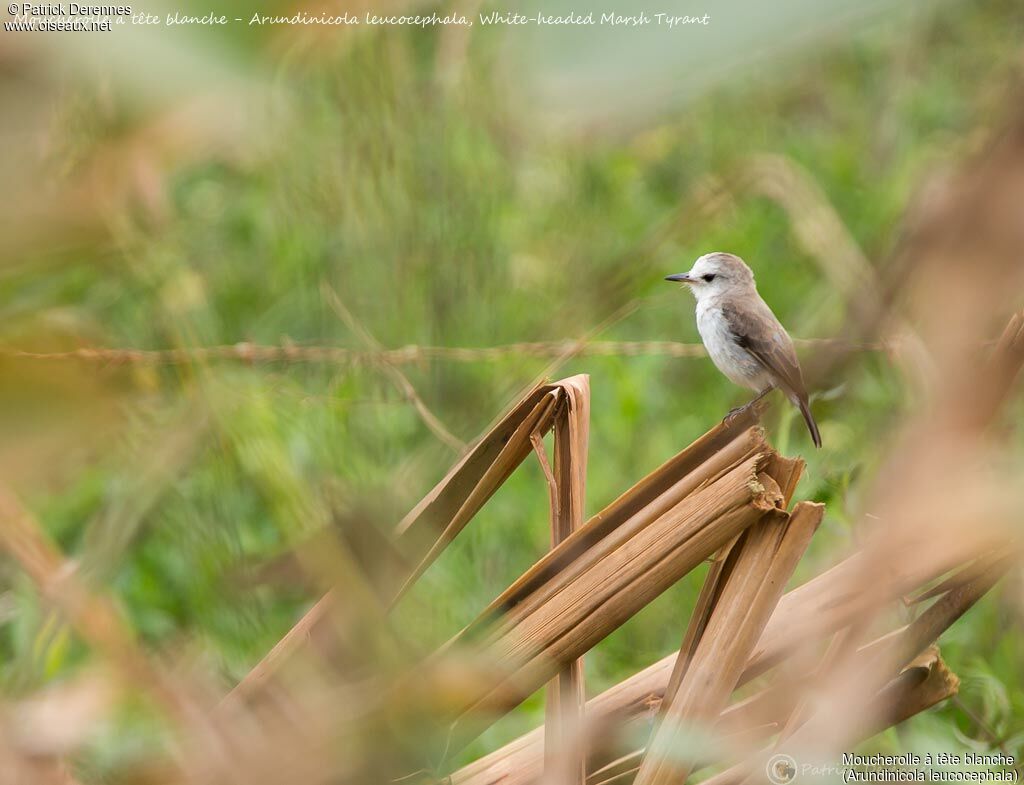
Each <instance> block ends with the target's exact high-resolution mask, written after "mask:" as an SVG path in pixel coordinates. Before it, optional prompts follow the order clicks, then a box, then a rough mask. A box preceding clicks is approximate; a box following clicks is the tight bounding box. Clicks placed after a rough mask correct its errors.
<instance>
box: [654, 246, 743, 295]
mask: <svg viewBox="0 0 1024 785" xmlns="http://www.w3.org/2000/svg"><path fill="white" fill-rule="evenodd" d="M665 280H666V281H678V282H680V283H685V284H686V285H687V286H688V287H689V289H690V291H691V292H693V296H694V297H696V298H697V300H698V302H699V301H700V300H703V299H713V298H715V297H720V296H722V295H724V294H731V293H739V292H746V291H749V290H751V289H753V288H754V273H753V271H751V269H750V268H749V267H747V265H746V263H745V262H744V261H743V260H742V259H740V257H738V256H735V255H733V254H731V253H722V252H721V251H716V252H714V253H706V254H704V255H703V256H702V257H700V258H699V259H698V260H697V261H696V262H694V263H693V268H692V269H691V270H690V272H688V273H678V274H676V275H670V276H668V277H666V278H665Z"/></svg>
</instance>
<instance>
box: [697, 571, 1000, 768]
mask: <svg viewBox="0 0 1024 785" xmlns="http://www.w3.org/2000/svg"><path fill="white" fill-rule="evenodd" d="M1014 563H1015V559H1014V558H1013V555H1012V554H1011V555H1007V556H1005V557H1004V558H1002V559H1000V560H998V561H996V562H994V563H993V564H992V565H991V567H990V569H989V570H988V571H987V572H985V573H984V574H982V575H973V576H972V577H971V578H970V580H968V581H967V582H965V583H961V584H959V585H955V586H953V587H952V588H950V589H949V590H948V591H947V592H946V593H945V594H944V595H942V596H941V597H939V598H938V599H937V600H936V601H935V602H934V603H933V604H932V605H931V606H930V607H929V608H928V609H927V610H925V611H924V612H923V613H922V614H921V615H920V616H918V618H917V619H915V620H914V621H913V622H911V623H910V624H908V625H907V626H906V627H903V628H902V629H900V630H897V631H896V632H894V633H892V634H890V635H887V636H884V637H883V638H881V639H879V640H878V641H875V642H874V643H873V644H871V645H869V646H865V647H863V648H862V650H861V652H858V655H857V656H856V657H854V658H852V661H851V662H850V663H843V665H847V666H848V667H837V668H835V669H834V672H833V673H831V674H830V678H831V679H832V680H833V681H834V682H836V684H837V686H838V690H839V692H837V693H836V694H835V695H830V694H829V693H828V691H827V690H826V691H824V695H819V700H818V701H817V703H818V704H819V705H823V706H831V705H836V704H837V703H839V702H841V701H837V700H835V698H837V697H840V698H841V697H842V696H847V697H849V696H851V695H852V694H854V692H856V693H860V694H863V693H867V694H875V693H876V692H882V693H884V692H885V691H887V690H890V689H892V688H893V677H892V674H893V673H897V674H902V673H903V672H904V671H905V670H906V669H908V668H911V667H913V665H914V664H915V662H918V661H919V660H920V658H921V657H922V656H924V655H926V654H927V652H928V651H929V650H930V649H933V648H934V644H935V641H937V640H938V638H939V636H940V635H942V633H944V632H945V631H946V630H947V629H949V627H951V626H952V625H953V623H954V622H956V620H957V619H959V618H960V617H961V616H962V615H963V614H964V613H966V612H967V610H968V609H969V608H971V607H972V606H973V605H974V604H975V603H976V602H977V601H978V600H979V599H981V597H982V596H984V595H985V594H986V593H987V592H988V591H989V590H990V589H991V588H992V587H993V586H994V585H995V584H996V583H997V582H998V581H999V579H1000V578H1002V576H1003V575H1004V574H1005V573H1006V571H1007V570H1009V568H1010V567H1011V566H1012V565H1013V564H1014ZM897 678H899V677H897ZM954 678H955V677H954ZM955 686H956V685H955V684H954V685H953V691H954V692H955ZM943 697H945V696H943ZM933 703H934V701H933ZM843 704H844V705H847V707H848V708H852V709H853V710H852V711H850V712H848V714H849V716H848V717H843V719H842V720H841V721H840V722H838V723H834V722H832V718H831V717H830V716H829V715H828V713H827V709H825V708H822V709H819V710H818V711H817V712H815V713H813V714H811V715H810V716H807V717H804V718H801V725H800V727H799V728H798V729H797V730H796V731H795V732H793V733H792V735H791V736H790V737H789V738H787V739H786V740H785V742H784V744H776V745H774V746H773V747H771V748H769V749H767V750H764V751H763V752H762V753H761V754H760V755H758V756H755V757H753V758H752V759H750V760H748V761H744V762H743V763H740V764H737V765H736V766H734V767H732V768H730V769H728V770H727V771H726V772H723V773H722V774H720V775H717V776H716V777H713V778H711V780H709V781H708V782H713V783H714V785H739V783H744V782H746V781H747V779H748V778H749V776H750V774H751V773H755V772H759V771H762V770H763V767H764V765H766V763H767V761H768V759H769V758H770V755H771V754H772V753H773V752H776V751H778V750H783V751H786V752H795V753H796V757H797V758H798V759H810V757H811V756H812V755H814V754H820V752H821V751H822V750H825V751H827V750H830V749H845V748H848V747H849V746H851V745H853V744H855V743H856V742H858V741H860V740H861V739H864V738H868V737H870V736H871V735H873V734H874V733H875V732H877V730H878V729H879V728H880V727H881V728H885V727H888V725H889V724H892V722H891V719H892V717H891V716H890V714H888V713H886V712H885V711H884V710H883V709H882V708H881V707H880V706H879V705H878V702H877V701H876V702H875V703H872V704H870V705H867V706H863V707H860V708H861V709H862V710H860V711H858V710H857V708H858V707H856V706H852V705H851V704H850V702H849V701H845V702H843ZM928 705H933V704H928ZM922 708H927V706H923V707H922ZM908 716H909V715H908ZM896 721H899V720H896ZM787 724H788V723H787Z"/></svg>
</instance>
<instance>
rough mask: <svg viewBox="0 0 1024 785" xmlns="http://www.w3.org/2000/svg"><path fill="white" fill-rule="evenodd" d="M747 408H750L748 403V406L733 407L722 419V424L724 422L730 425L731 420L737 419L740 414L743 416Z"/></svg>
mask: <svg viewBox="0 0 1024 785" xmlns="http://www.w3.org/2000/svg"><path fill="white" fill-rule="evenodd" d="M749 406H750V404H749V403H748V404H745V405H744V406H735V407H733V408H732V409H730V410H729V413H728V414H726V415H725V417H723V418H722V422H724V423H726V424H728V423H731V422H732V421H733V420H735V419H736V418H737V417H739V416H740V415H741V414H743V412H745V411H746V410H747V407H749Z"/></svg>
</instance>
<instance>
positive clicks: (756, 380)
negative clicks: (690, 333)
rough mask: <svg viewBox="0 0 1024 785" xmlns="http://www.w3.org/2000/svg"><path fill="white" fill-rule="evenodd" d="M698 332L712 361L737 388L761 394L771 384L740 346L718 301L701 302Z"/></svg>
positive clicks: (749, 354)
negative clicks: (747, 388)
mask: <svg viewBox="0 0 1024 785" xmlns="http://www.w3.org/2000/svg"><path fill="white" fill-rule="evenodd" d="M697 331H698V332H699V333H700V337H701V340H702V341H704V348H706V349H707V350H708V356H709V357H711V361H712V362H713V363H714V364H715V366H716V367H717V368H718V370H720V371H721V372H722V373H723V374H725V375H726V376H727V377H728V378H729V380H730V381H732V382H733V383H734V384H738V385H740V386H741V387H749V388H750V389H752V390H757V391H758V392H760V391H761V390H763V389H764V388H765V387H767V386H768V385H769V384H770V383H771V377H770V376H769V375H768V373H767V372H766V371H765V369H764V366H762V365H761V364H760V363H759V362H758V361H757V359H756V358H755V357H754V356H753V355H752V354H751V353H750V352H748V351H747V350H746V349H744V348H743V347H742V346H740V345H739V344H738V343H737V342H736V338H735V336H734V335H733V333H732V331H731V330H730V329H729V323H728V322H727V321H726V319H725V316H724V315H723V314H722V309H721V308H720V307H719V305H718V303H717V302H716V301H714V300H710V301H708V300H700V301H698V302H697Z"/></svg>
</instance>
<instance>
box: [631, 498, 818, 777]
mask: <svg viewBox="0 0 1024 785" xmlns="http://www.w3.org/2000/svg"><path fill="white" fill-rule="evenodd" d="M823 514H824V507H823V506H821V505H814V504H810V503H802V504H799V505H797V507H796V509H795V510H794V512H793V514H792V516H789V515H787V514H786V513H783V512H781V511H780V512H778V513H775V514H772V515H766V516H764V517H763V518H762V519H761V520H760V521H758V522H757V523H756V524H754V525H753V526H751V527H750V528H749V529H747V531H746V532H744V533H743V534H742V535H741V536H740V538H739V539H738V541H737V542H736V544H735V545H734V546H733V547H732V550H731V551H730V553H729V556H728V558H727V559H726V561H725V563H724V567H723V568H722V570H721V574H720V576H716V578H717V579H718V580H719V581H720V583H721V588H720V589H719V591H718V595H717V597H716V601H715V603H714V607H713V608H712V610H711V612H710V615H709V617H708V620H707V623H706V625H704V629H703V631H702V633H701V634H700V636H699V640H698V642H697V643H696V645H695V646H694V647H693V653H692V655H690V656H687V654H688V653H687V652H686V651H685V646H686V644H684V650H683V651H682V652H681V656H680V657H679V659H678V660H677V664H676V673H673V676H672V682H673V683H677V684H678V687H677V688H676V689H674V690H672V689H670V691H669V692H667V693H666V695H665V699H664V700H663V702H662V709H661V713H660V716H659V722H658V727H657V730H656V731H655V733H654V737H653V740H652V742H651V746H650V749H649V752H648V754H647V755H646V756H645V757H644V760H643V763H642V764H641V767H640V771H639V773H638V774H637V778H636V781H637V782H638V783H640V785H668V783H672V782H685V781H686V778H687V776H689V773H690V771H691V770H692V763H686V762H684V761H681V760H680V759H679V758H678V756H676V754H675V750H676V748H677V746H678V743H679V741H680V738H681V736H683V735H684V734H685V733H686V732H687V730H688V729H691V728H697V727H702V726H703V727H708V728H710V727H711V726H712V724H713V723H714V721H715V720H716V719H717V718H718V715H719V714H720V713H721V711H722V709H723V708H725V705H726V703H727V701H728V699H729V695H731V694H732V691H733V689H735V687H736V684H737V682H738V681H739V678H740V675H741V674H742V672H743V668H744V666H745V665H746V662H747V659H748V658H749V656H750V652H751V649H752V648H753V646H754V644H755V643H756V642H757V638H758V636H759V635H760V634H761V632H762V630H763V629H764V625H765V624H766V623H767V621H768V618H769V616H770V615H771V613H772V611H773V610H774V608H775V605H776V603H777V602H778V600H779V597H780V596H781V595H782V589H783V587H784V586H785V584H786V581H787V580H789V578H790V576H791V575H792V573H793V570H794V569H795V568H796V565H797V562H798V561H799V560H800V557H801V556H802V555H803V553H804V551H805V550H806V549H807V546H808V545H809V544H810V541H811V535H812V534H813V533H814V531H815V530H816V529H817V528H818V525H819V524H820V523H821V518H822V515H823Z"/></svg>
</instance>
